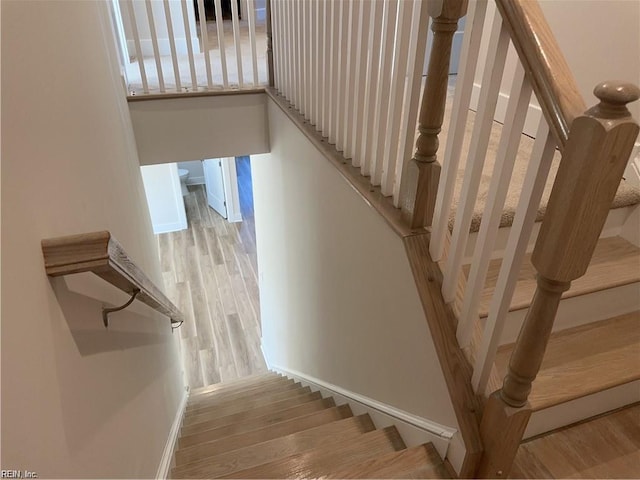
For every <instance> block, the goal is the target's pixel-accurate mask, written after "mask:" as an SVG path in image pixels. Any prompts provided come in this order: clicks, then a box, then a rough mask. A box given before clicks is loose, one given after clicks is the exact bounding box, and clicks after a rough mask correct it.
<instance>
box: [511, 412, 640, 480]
mask: <svg viewBox="0 0 640 480" xmlns="http://www.w3.org/2000/svg"><path fill="white" fill-rule="evenodd" d="M639 424H640V403H638V404H635V405H632V406H630V407H627V408H624V409H620V410H617V411H614V412H611V413H609V414H606V415H601V416H599V417H597V418H593V419H591V420H586V421H584V422H581V423H578V424H575V425H572V426H569V427H565V428H562V429H560V430H556V431H554V432H551V433H549V434H547V435H544V436H541V437H537V438H534V439H532V440H530V441H527V442H524V443H523V444H522V445H520V448H519V450H518V454H517V456H516V460H515V463H514V467H513V469H512V471H511V478H640V429H639V428H638V425H639Z"/></svg>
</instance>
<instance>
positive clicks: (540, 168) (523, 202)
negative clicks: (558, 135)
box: [471, 117, 556, 393]
mask: <svg viewBox="0 0 640 480" xmlns="http://www.w3.org/2000/svg"><path fill="white" fill-rule="evenodd" d="M555 147H556V143H555V140H554V139H553V135H552V134H551V132H550V131H549V126H548V124H547V122H546V121H545V119H544V117H542V119H541V121H540V125H539V126H538V131H537V133H536V141H535V143H534V145H533V152H532V153H531V159H530V160H529V166H528V167H527V173H526V175H525V180H524V184H523V186H522V192H521V193H520V200H519V201H518V207H517V208H516V214H515V217H514V219H513V225H511V231H510V233H509V239H508V240H507V247H506V249H505V252H504V256H503V258H502V266H501V267H500V273H499V274H498V280H497V283H496V287H495V289H494V293H493V297H492V299H491V304H490V307H489V316H488V318H487V320H486V324H485V328H484V334H483V337H482V342H481V344H480V348H479V349H478V354H477V357H476V364H475V367H474V371H473V377H472V380H471V383H472V385H473V388H474V390H475V391H476V392H478V393H481V392H484V390H485V389H486V386H487V382H488V380H489V374H490V372H491V368H492V366H493V362H494V359H495V356H496V352H497V351H498V347H499V346H500V337H501V336H502V330H503V329H504V324H505V322H506V319H507V314H508V313H509V306H510V305H511V299H512V298H513V292H514V291H515V288H516V283H517V281H518V274H519V273H520V267H521V266H522V260H523V258H524V256H525V254H526V251H527V245H528V243H529V238H530V237H531V231H532V230H533V226H534V223H535V220H536V215H537V213H538V208H539V206H540V199H541V198H542V194H543V192H544V187H545V185H546V183H547V178H548V177H549V170H550V168H551V163H552V161H553V156H554V153H555Z"/></svg>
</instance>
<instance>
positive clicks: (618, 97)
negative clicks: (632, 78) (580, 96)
mask: <svg viewBox="0 0 640 480" xmlns="http://www.w3.org/2000/svg"><path fill="white" fill-rule="evenodd" d="M593 94H594V95H595V96H596V97H598V98H599V99H600V101H601V102H602V103H608V104H609V105H616V106H624V105H626V104H627V103H630V102H635V101H636V100H638V99H639V98H640V88H638V86H637V85H634V84H633V83H629V82H623V81H621V80H607V81H606V82H602V83H600V84H599V85H597V86H596V88H594V89H593Z"/></svg>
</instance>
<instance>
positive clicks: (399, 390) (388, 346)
mask: <svg viewBox="0 0 640 480" xmlns="http://www.w3.org/2000/svg"><path fill="white" fill-rule="evenodd" d="M268 110H269V124H270V130H271V147H272V148H271V153H270V154H267V155H257V156H252V157H251V165H252V175H253V185H254V191H253V193H254V204H255V221H256V237H257V238H256V240H257V246H258V267H259V276H260V309H261V318H262V329H263V330H262V332H263V348H264V351H265V354H266V358H267V361H268V362H269V363H270V364H271V365H273V366H277V367H280V368H285V369H289V370H295V371H298V372H302V373H304V374H306V375H309V376H312V377H315V378H317V379H320V380H322V381H323V382H328V383H330V384H333V385H336V386H339V387H341V388H343V389H346V390H349V391H352V392H355V393H357V394H360V395H364V396H366V397H369V398H373V399H375V400H377V401H379V402H382V403H385V404H388V405H391V406H393V407H395V408H397V409H400V410H403V411H405V412H408V413H411V414H413V415H416V416H419V417H422V418H426V419H429V420H431V421H433V422H437V423H439V424H442V425H447V426H451V427H454V428H457V423H456V419H455V416H454V412H453V408H452V406H451V404H450V402H449V396H448V393H447V388H446V385H445V381H444V378H443V375H442V372H441V370H440V365H439V361H438V358H437V355H436V352H435V349H434V345H433V342H432V340H431V338H430V335H429V330H428V326H427V322H426V320H425V318H424V314H423V310H422V307H421V304H420V300H419V298H418V294H417V291H416V287H415V285H414V280H413V276H412V273H411V269H410V266H409V263H408V261H407V257H406V253H405V250H404V246H403V242H402V240H401V239H400V238H399V237H398V236H397V235H396V234H395V233H393V231H392V230H391V228H389V226H388V225H387V224H386V223H385V222H384V220H383V219H382V218H381V217H380V216H379V215H378V214H377V213H376V212H375V211H374V210H372V209H371V208H369V207H368V206H367V204H366V203H365V201H364V200H362V198H361V197H360V196H359V195H358V194H357V193H356V192H355V190H354V189H353V188H352V187H351V186H350V185H349V184H348V183H347V182H346V181H345V180H344V179H343V178H342V177H341V176H340V174H339V173H338V171H337V170H336V169H335V168H334V167H333V166H331V165H330V164H329V163H328V162H327V160H326V159H325V158H324V157H323V156H322V155H321V154H320V153H319V152H318V151H317V150H316V149H315V147H313V146H312V144H311V143H310V142H309V141H308V140H307V139H306V137H304V136H303V134H302V133H301V132H300V131H299V130H298V129H297V128H296V127H295V126H294V125H293V124H292V123H291V122H290V121H289V120H288V119H287V117H286V116H285V115H284V114H283V113H282V112H281V111H280V109H279V108H278V107H277V106H276V105H275V104H273V102H271V101H269V108H268Z"/></svg>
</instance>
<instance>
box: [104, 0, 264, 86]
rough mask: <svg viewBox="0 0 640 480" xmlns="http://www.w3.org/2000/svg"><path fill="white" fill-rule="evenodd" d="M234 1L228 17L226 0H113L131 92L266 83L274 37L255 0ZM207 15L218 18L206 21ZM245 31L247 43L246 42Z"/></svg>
mask: <svg viewBox="0 0 640 480" xmlns="http://www.w3.org/2000/svg"><path fill="white" fill-rule="evenodd" d="M229 5H230V8H231V12H230V16H231V19H230V21H224V20H223V16H224V15H225V13H226V12H224V13H223V9H222V2H221V0H214V1H213V2H209V3H208V4H205V1H204V0H195V1H194V0H179V1H169V0H154V1H152V0H144V1H137V0H135V1H134V0H113V1H112V2H110V6H111V9H112V18H113V20H114V37H115V39H116V42H117V43H118V47H119V51H120V57H121V58H120V61H121V64H122V65H121V67H122V71H123V73H124V75H125V82H126V83H127V94H128V95H145V94H179V93H193V92H204V91H221V90H237V89H255V88H261V87H263V86H264V85H265V84H267V83H268V73H269V72H270V67H271V63H270V58H269V54H268V53H267V51H266V50H267V49H268V47H269V46H268V41H269V38H266V37H265V32H264V28H266V27H267V25H263V24H262V19H261V18H258V15H257V12H258V11H257V9H256V2H255V0H240V1H238V2H230V3H229ZM268 6H269V5H267V7H268ZM208 7H212V8H208ZM207 15H209V17H211V15H213V16H215V18H216V19H217V20H215V21H214V20H209V22H207V20H206V17H207ZM267 15H268V12H265V18H268V17H267ZM196 18H197V20H196ZM225 30H226V32H227V33H225ZM228 33H231V35H228ZM270 33H271V32H270V31H269V32H266V35H270ZM243 35H246V36H247V37H248V41H244V42H243V41H242V36H243ZM228 37H232V38H228ZM243 44H244V45H243ZM243 46H244V49H243ZM243 50H244V51H243Z"/></svg>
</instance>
